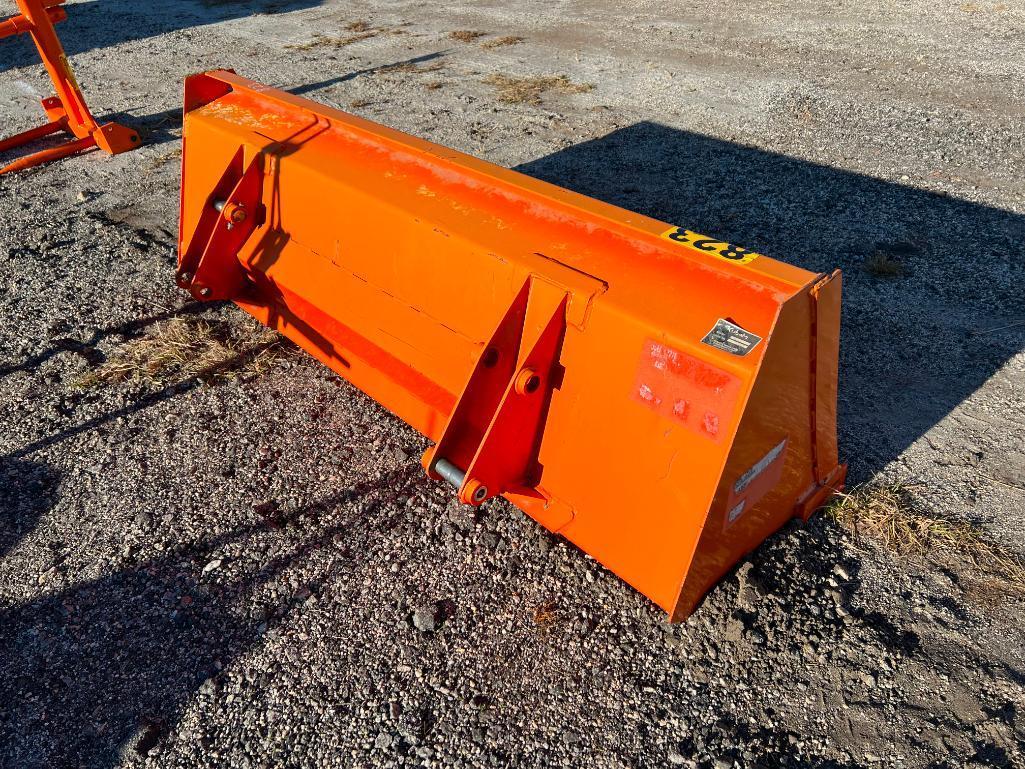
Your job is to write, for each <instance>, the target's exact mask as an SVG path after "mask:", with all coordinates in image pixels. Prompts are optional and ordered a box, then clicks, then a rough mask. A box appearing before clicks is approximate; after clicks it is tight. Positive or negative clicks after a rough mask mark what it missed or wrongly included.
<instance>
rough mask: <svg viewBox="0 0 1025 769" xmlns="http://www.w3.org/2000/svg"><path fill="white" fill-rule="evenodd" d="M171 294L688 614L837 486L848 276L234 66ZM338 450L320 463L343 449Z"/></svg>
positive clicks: (216, 97) (220, 87) (201, 164)
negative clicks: (558, 181) (199, 303)
mask: <svg viewBox="0 0 1025 769" xmlns="http://www.w3.org/2000/svg"><path fill="white" fill-rule="evenodd" d="M179 249H180V250H179V266H178V282H179V285H181V286H182V287H184V288H187V289H188V290H189V291H191V293H192V294H193V296H195V297H196V298H197V299H201V300H215V299H230V300H232V301H233V302H235V303H236V304H238V305H239V306H240V307H242V308H243V309H245V310H246V311H248V312H250V313H252V314H253V315H254V316H256V317H257V318H259V319H260V320H261V321H263V322H264V323H266V324H268V325H269V326H271V327H273V328H276V329H278V330H280V331H281V332H282V333H283V334H285V335H286V336H288V337H290V338H291V339H293V340H294V341H295V342H296V343H297V344H299V345H300V346H302V347H304V348H305V349H306V350H307V351H309V352H310V353H311V354H312V355H314V356H315V357H317V358H318V359H319V360H321V361H322V362H323V363H324V364H325V365H327V366H329V367H330V368H331V369H333V370H334V371H336V372H337V373H338V374H340V375H341V376H343V377H345V378H346V379H348V380H349V381H350V382H352V383H353V384H355V385H356V386H357V387H359V388H360V389H361V390H363V391H364V392H366V393H368V394H369V395H371V396H372V397H373V398H375V399H376V400H377V401H379V402H380V403H381V404H382V405H383V406H385V407H386V408H388V409H390V410H391V411H392V412H394V413H395V414H397V415H398V416H399V417H401V418H402V419H404V420H405V421H406V422H408V423H409V424H411V425H412V426H413V427H415V428H416V429H417V430H419V431H420V432H421V433H423V434H424V435H426V436H427V437H428V438H429V439H430V440H431V441H432V442H433V443H434V446H433V447H432V448H431V449H429V450H428V451H427V453H426V454H425V456H424V460H423V461H424V466H425V468H426V470H427V473H428V474H429V475H430V476H431V477H432V478H436V479H439V480H444V481H445V482H447V483H449V484H450V485H451V486H452V487H453V488H454V489H455V490H456V493H457V494H458V496H459V499H460V500H462V501H463V502H465V503H466V504H471V505H479V504H480V503H481V502H484V501H485V500H487V499H490V498H492V497H495V496H503V497H505V498H506V499H507V500H509V501H510V502H512V503H513V504H515V505H516V506H518V507H519V508H520V509H522V510H524V511H525V512H526V513H528V514H529V515H530V516H532V517H533V518H535V519H536V520H537V521H539V522H540V523H541V524H543V525H544V526H546V527H548V528H549V529H551V530H552V531H554V532H558V533H559V534H561V535H563V536H565V537H566V538H567V539H569V540H571V541H572V542H574V543H575V544H577V545H578V546H579V547H581V548H582V549H583V550H584V551H586V552H587V553H589V554H591V555H592V556H593V557H594V558H596V559H597V560H598V561H600V562H601V563H603V564H604V565H605V566H607V567H608V568H609V569H611V570H612V571H614V572H615V573H616V574H618V575H619V576H621V577H622V578H623V579H624V580H626V581H627V582H629V583H630V584H631V585H633V586H634V587H636V588H637V589H638V590H640V591H641V592H642V593H644V594H645V595H647V596H648V597H649V598H651V599H652V600H653V601H654V602H655V603H657V604H658V605H659V606H661V607H662V608H664V609H665V610H666V611H667V612H669V613H670V614H671V616H672V617H673V618H674V619H676V620H679V619H683V618H684V617H686V616H687V615H688V614H690V612H691V611H693V609H694V607H695V606H696V604H697V603H698V601H699V600H700V599H701V597H702V596H703V595H704V593H705V592H706V591H707V590H708V589H709V587H710V586H711V585H712V584H714V583H715V581H716V580H718V579H719V578H720V577H721V576H722V575H723V574H724V573H726V572H727V571H728V570H729V569H730V568H731V567H732V566H733V565H734V564H735V563H736V562H737V561H738V560H739V559H740V558H741V557H742V556H743V555H744V554H745V553H747V552H749V551H750V550H752V549H754V548H755V547H757V546H758V544H759V543H761V542H762V540H764V539H765V538H766V537H767V536H768V535H770V534H771V533H772V532H774V531H775V530H777V529H778V528H779V527H780V526H782V525H783V524H784V523H785V522H786V521H787V520H788V519H790V518H791V517H793V516H799V517H801V518H807V517H808V516H809V515H810V514H811V513H812V512H813V511H814V510H815V509H816V508H817V507H819V506H821V505H822V504H823V502H824V501H825V500H827V499H828V498H829V497H830V496H831V495H832V494H833V493H834V492H835V491H836V490H837V489H839V488H840V487H841V486H842V484H843V479H844V473H845V466H843V465H841V464H839V463H838V459H837V445H836V387H837V355H838V344H839V322H840V276H839V273H838V272H834V273H833V274H831V275H816V274H813V273H810V272H806V271H804V270H801V269H798V268H796V267H792V266H790V265H787V264H784V263H782V262H778V261H775V260H773V259H770V258H769V257H767V256H763V255H760V254H756V253H753V252H750V251H748V250H746V249H744V248H741V247H738V246H735V245H732V244H730V243H725V242H722V241H718V240H715V239H714V238H707V237H704V236H701V235H698V234H696V233H694V232H691V231H689V230H686V229H684V228H682V227H676V226H671V225H669V224H666V223H663V222H659V221H656V220H654V219H650V218H648V217H645V216H641V215H639V214H635V213H631V212H629V211H625V210H623V209H621V208H617V207H615V206H611V205H607V204H605V203H601V202H598V201H596V200H593V199H591V198H587V197H584V196H582V195H578V194H575V193H573V192H569V191H567V190H564V189H561V188H559V187H555V186H553V185H551V184H546V183H544V182H540V181H537V180H535V179H531V178H529V177H527V176H524V175H522V174H519V173H516V172H514V171H509V170H506V169H504V168H499V167H497V166H494V165H492V164H490V163H487V162H484V161H482V160H478V159H476V158H473V157H469V156H467V155H463V154H461V153H459V152H455V151H453V150H450V149H446V148H444V147H440V146H438V145H435V144H431V143H430V142H426V141H422V140H420V139H416V138H413V137H411V136H408V135H406V134H403V133H400V132H398V131H394V130H391V129H389V128H385V127H383V126H380V125H377V124H375V123H372V122H369V121H367V120H362V119H360V118H357V117H353V116H351V115H348V114H345V113H343V112H340V111H338V110H334V109H329V108H327V107H323V106H321V105H319V104H315V103H313V102H310V101H307V100H305V99H301V98H298V97H295V96H292V95H290V94H287V93H284V92H281V91H278V90H275V89H272V88H269V87H267V86H263V85H259V84H257V83H253V82H251V81H248V80H245V79H243V78H241V77H238V76H236V75H234V74H233V73H230V72H226V71H217V72H210V73H206V74H199V75H194V76H192V77H190V78H189V79H188V80H187V81H186V85H185V143H184V154H183V159H182V197H181V234H180V238H179ZM325 459H327V458H325Z"/></svg>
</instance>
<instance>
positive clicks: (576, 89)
mask: <svg viewBox="0 0 1025 769" xmlns="http://www.w3.org/2000/svg"><path fill="white" fill-rule="evenodd" d="M484 82H485V83H486V84H487V85H491V86H494V87H495V88H497V89H498V100H499V101H504V102H506V103H508V104H535V105H536V104H540V103H541V96H542V95H543V94H544V93H545V92H546V91H558V92H559V93H587V92H588V91H593V90H594V86H593V85H591V84H589V83H574V82H572V81H570V79H569V78H568V77H566V76H565V75H544V76H542V75H539V76H536V77H522V78H520V77H509V76H508V75H500V74H494V75H489V76H488V77H486V78H484Z"/></svg>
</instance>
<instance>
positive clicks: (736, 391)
mask: <svg viewBox="0 0 1025 769" xmlns="http://www.w3.org/2000/svg"><path fill="white" fill-rule="evenodd" d="M740 385H741V381H740V378H739V377H737V376H736V375H735V374H731V373H730V372H728V371H723V370H722V369H721V368H717V367H716V366H713V365H711V364H710V363H706V362H705V361H703V360H701V359H699V358H695V357H694V356H693V355H688V354H687V353H685V352H683V351H682V350H677V349H675V348H673V347H670V346H669V345H666V344H662V343H660V342H656V341H654V340H653V339H648V340H646V341H645V342H644V348H643V350H642V351H641V357H640V361H639V363H638V365H637V376H636V379H635V380H634V390H633V393H632V395H633V398H634V399H635V400H637V401H639V402H640V403H643V404H644V405H645V406H647V407H648V408H650V409H651V410H652V411H655V412H656V413H658V414H660V415H661V416H663V417H665V418H666V419H668V420H671V421H672V422H673V423H675V424H679V425H681V426H683V427H685V428H686V429H688V430H690V431H691V432H694V433H697V434H698V435H701V436H703V437H705V438H707V439H709V440H711V441H715V442H716V443H719V442H722V441H723V440H724V439H725V437H726V432H727V427H728V426H729V419H730V416H731V415H732V414H733V413H734V410H735V406H736V401H737V398H738V397H739V395H740Z"/></svg>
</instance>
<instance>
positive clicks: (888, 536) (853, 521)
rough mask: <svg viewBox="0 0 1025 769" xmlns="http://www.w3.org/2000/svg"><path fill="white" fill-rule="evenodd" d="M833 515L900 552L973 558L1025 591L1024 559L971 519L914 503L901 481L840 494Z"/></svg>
mask: <svg viewBox="0 0 1025 769" xmlns="http://www.w3.org/2000/svg"><path fill="white" fill-rule="evenodd" d="M828 514H829V516H830V517H831V518H833V520H835V521H836V522H837V523H839V524H840V526H841V527H843V528H844V529H845V530H847V531H848V532H850V533H851V534H853V535H854V536H855V537H866V538H869V539H872V540H875V541H876V542H879V543H881V544H882V545H884V546H886V547H887V548H889V549H891V550H893V551H894V552H896V553H899V554H902V555H917V556H925V557H939V558H951V557H952V558H955V559H956V558H961V559H967V560H969V561H970V562H971V563H972V564H973V565H974V566H975V567H976V568H977V569H978V570H979V571H981V572H983V573H985V574H987V575H989V577H988V578H987V579H986V580H985V582H986V583H987V584H993V583H995V582H999V583H1001V584H1003V585H1004V586H1005V587H1007V588H1011V589H1012V590H1014V591H1016V592H1017V591H1022V592H1025V561H1023V560H1022V559H1021V558H1020V557H1019V556H1017V555H1015V554H1014V553H1010V552H1008V551H1007V550H1005V549H1004V548H1002V547H1001V546H1000V545H998V544H996V543H995V542H992V541H990V540H989V539H987V538H986V535H985V532H984V531H983V530H982V529H980V528H979V527H978V526H976V525H974V524H972V523H969V522H968V521H952V520H949V519H946V518H941V517H934V516H932V515H929V514H927V513H925V512H923V511H921V510H919V509H918V507H917V506H916V505H915V503H914V500H913V499H912V497H911V494H910V492H909V491H908V489H907V488H906V487H904V486H900V485H896V484H893V485H886V486H883V485H866V486H861V487H860V488H857V489H854V490H853V491H851V492H850V493H848V494H842V495H841V496H840V497H839V500H838V501H837V502H835V503H834V504H833V505H832V506H831V507H830V509H829V513H828Z"/></svg>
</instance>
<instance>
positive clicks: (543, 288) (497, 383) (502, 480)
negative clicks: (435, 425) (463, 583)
mask: <svg viewBox="0 0 1025 769" xmlns="http://www.w3.org/2000/svg"><path fill="white" fill-rule="evenodd" d="M567 298H568V294H567V292H566V290H565V289H564V288H561V287H558V286H556V285H554V284H552V283H548V282H546V281H545V280H543V279H541V278H539V277H537V276H533V275H532V276H530V277H529V278H528V279H527V281H526V282H525V283H524V284H523V288H521V289H520V291H519V293H518V294H517V296H516V299H515V300H514V301H513V303H512V305H511V306H510V307H509V309H508V310H507V311H506V313H505V316H504V317H503V318H502V320H501V322H500V323H499V324H498V328H497V329H496V330H495V333H494V334H493V335H492V337H491V341H490V342H488V344H487V345H486V346H485V347H484V351H483V352H482V353H481V356H480V358H478V360H477V364H476V365H475V367H474V369H473V372H472V373H471V374H470V378H469V380H468V381H467V383H466V386H465V387H464V388H463V392H462V394H461V395H460V396H459V400H458V401H457V403H456V406H455V408H454V409H453V411H452V415H451V416H450V417H449V420H448V424H446V425H445V429H444V430H443V431H442V434H441V438H440V439H439V441H438V443H437V445H436V446H434V447H433V448H430V449H428V450H427V451H426V452H425V453H424V457H423V464H424V468H425V469H426V470H427V474H428V475H429V476H430V477H431V478H434V479H444V480H445V481H447V482H448V483H449V484H450V485H451V486H453V487H454V488H455V489H456V490H457V491H458V493H459V499H460V501H462V502H463V503H465V504H469V505H479V504H481V503H482V502H484V501H485V500H487V499H490V498H491V497H493V496H497V495H499V494H503V493H505V492H509V491H515V492H518V493H523V492H526V491H528V490H529V489H531V488H533V487H535V486H536V485H537V484H538V482H539V479H540V471H541V468H540V465H539V464H538V461H537V454H538V449H539V448H540V444H541V437H542V434H543V432H544V425H545V420H546V418H547V416H548V406H549V403H550V402H551V397H552V391H553V390H554V389H557V388H558V386H559V383H560V381H561V376H562V367H561V366H560V365H559V354H560V352H561V350H562V340H563V337H564V335H565V332H566V304H567Z"/></svg>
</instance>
